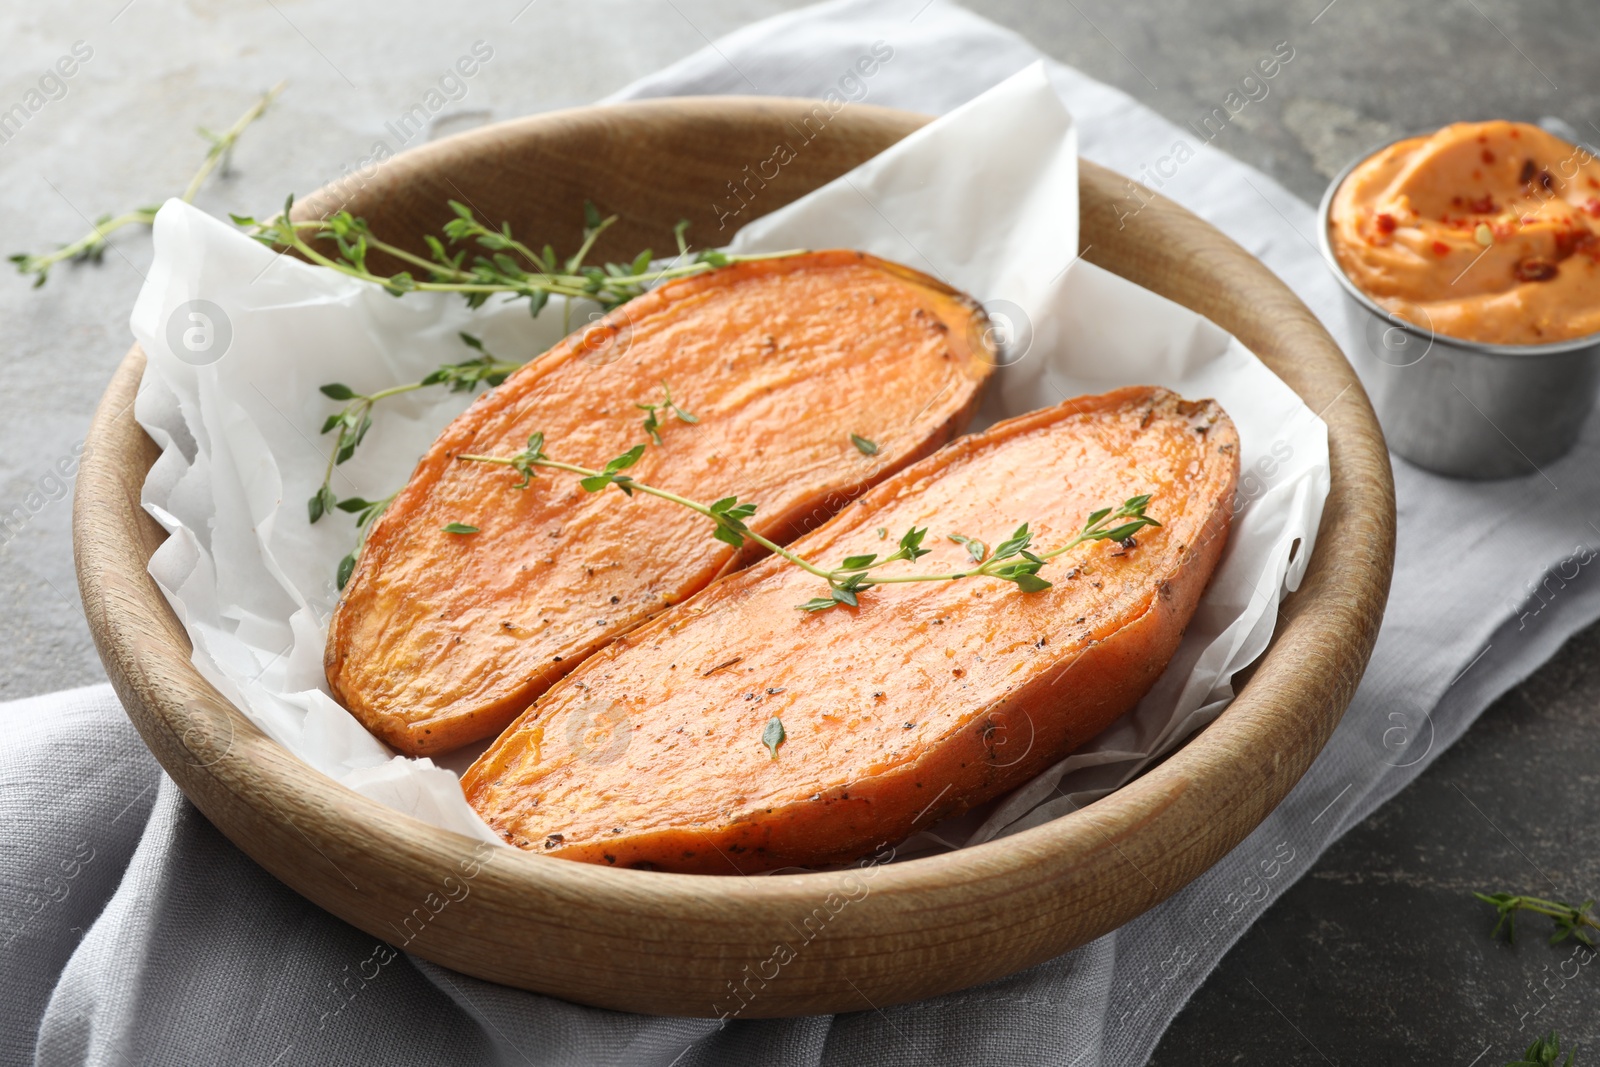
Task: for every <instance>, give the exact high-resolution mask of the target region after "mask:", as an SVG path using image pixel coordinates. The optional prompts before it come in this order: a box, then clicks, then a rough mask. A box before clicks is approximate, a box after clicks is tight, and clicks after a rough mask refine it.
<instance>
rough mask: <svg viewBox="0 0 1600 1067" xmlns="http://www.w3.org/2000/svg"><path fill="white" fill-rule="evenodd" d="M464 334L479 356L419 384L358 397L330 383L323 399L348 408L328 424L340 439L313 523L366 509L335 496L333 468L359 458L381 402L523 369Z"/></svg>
mask: <svg viewBox="0 0 1600 1067" xmlns="http://www.w3.org/2000/svg"><path fill="white" fill-rule="evenodd" d="M459 336H460V338H461V343H462V344H464V345H466V346H467V347H468V348H471V349H472V350H474V351H475V352H477V353H478V354H477V355H476V356H473V357H472V358H471V359H464V360H462V361H461V362H459V363H445V364H442V365H441V366H439V367H437V368H435V369H434V370H433V371H431V372H429V373H428V374H427V375H426V376H425V377H423V378H421V379H419V380H417V381H414V382H406V383H405V384H404V385H392V386H390V387H389V388H387V389H380V390H378V391H377V392H375V393H358V392H356V391H355V390H354V389H352V388H350V387H349V386H348V385H345V384H344V383H343V382H329V383H328V384H327V385H324V386H322V387H321V392H322V395H323V396H326V397H327V398H329V399H330V400H339V401H343V402H344V407H342V408H340V409H339V410H338V411H336V412H334V413H333V414H332V415H329V416H328V418H327V419H326V421H324V422H323V424H322V432H323V433H324V434H330V433H334V432H335V431H337V432H338V436H337V437H336V438H334V444H333V449H332V450H331V451H330V452H329V453H328V463H327V466H326V467H325V468H324V469H323V472H322V484H321V485H320V486H319V487H318V488H317V491H316V492H315V493H313V494H312V495H311V499H309V500H308V501H306V514H307V515H308V516H309V517H310V519H311V521H312V522H316V521H317V520H318V519H320V518H322V516H323V515H326V514H327V513H328V512H330V511H332V510H333V509H334V508H339V509H340V510H341V511H348V512H358V511H363V510H364V509H363V507H361V506H349V507H347V506H346V504H349V503H352V502H354V504H356V505H364V504H365V503H367V502H366V501H363V500H361V498H359V497H351V498H350V500H349V501H341V500H340V499H339V497H338V496H337V495H336V494H335V493H334V491H333V469H334V468H335V467H336V466H338V465H339V464H341V463H345V462H348V461H349V460H350V458H351V457H352V456H354V455H355V454H356V449H357V448H358V447H360V445H361V442H362V441H364V440H366V436H367V431H369V430H371V429H372V409H373V408H374V407H375V406H377V404H378V403H379V402H381V401H384V400H388V399H389V398H390V397H395V396H401V395H403V394H405V393H411V392H415V391H416V390H418V389H426V388H428V387H429V386H433V385H445V386H448V387H449V389H450V391H451V392H453V393H470V392H472V391H473V390H474V389H476V388H478V386H480V385H487V386H489V387H490V388H493V387H494V386H497V385H499V384H500V383H501V382H503V381H505V380H506V378H508V377H509V376H510V375H511V374H512V373H513V372H514V371H516V370H518V369H519V368H521V367H522V364H521V363H516V362H512V361H509V360H503V359H500V358H499V357H497V356H495V355H494V354H493V353H492V352H490V351H489V350H488V349H486V348H484V346H483V342H482V341H480V340H479V339H478V338H476V337H474V336H472V335H471V334H469V333H463V334H460V335H459ZM371 518H376V516H375V515H374V516H371V517H370V518H369V519H368V521H370V519H371ZM339 588H341V589H342V588H344V583H343V582H340V583H339Z"/></svg>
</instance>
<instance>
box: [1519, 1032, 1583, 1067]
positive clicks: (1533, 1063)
mask: <svg viewBox="0 0 1600 1067" xmlns="http://www.w3.org/2000/svg"><path fill="white" fill-rule="evenodd" d="M1560 1055H1561V1035H1560V1034H1558V1033H1556V1032H1555V1031H1554V1030H1552V1031H1550V1032H1549V1033H1548V1034H1545V1035H1544V1036H1543V1037H1539V1038H1535V1039H1534V1042H1533V1044H1531V1045H1529V1046H1528V1051H1526V1052H1524V1053H1523V1054H1522V1057H1521V1058H1520V1059H1515V1060H1511V1061H1509V1062H1508V1063H1507V1064H1506V1065H1505V1067H1572V1065H1573V1063H1574V1061H1575V1057H1576V1056H1577V1055H1578V1046H1576V1045H1574V1046H1572V1050H1571V1051H1570V1052H1568V1053H1567V1058H1566V1059H1564V1060H1559V1059H1557V1057H1558V1056H1560Z"/></svg>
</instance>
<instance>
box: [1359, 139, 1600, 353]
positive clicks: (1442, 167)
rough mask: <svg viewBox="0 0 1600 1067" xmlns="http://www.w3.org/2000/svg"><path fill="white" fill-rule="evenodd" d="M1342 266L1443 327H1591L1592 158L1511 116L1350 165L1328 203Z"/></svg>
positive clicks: (1596, 179) (1523, 334) (1598, 280)
mask: <svg viewBox="0 0 1600 1067" xmlns="http://www.w3.org/2000/svg"><path fill="white" fill-rule="evenodd" d="M1328 238H1329V242H1330V244H1331V246H1332V248H1333V253H1334V256H1335V257H1336V258H1337V259H1338V261H1339V266H1340V267H1341V268H1342V269H1343V270H1344V272H1345V275H1346V276H1347V277H1348V278H1349V279H1350V280H1351V281H1352V282H1354V283H1355V285H1356V286H1357V287H1358V288H1360V289H1361V290H1362V291H1363V292H1365V293H1366V294H1367V295H1368V296H1370V297H1371V298H1372V299H1373V300H1374V301H1375V302H1377V303H1378V304H1379V305H1381V306H1382V307H1384V308H1386V309H1388V310H1389V311H1391V312H1393V313H1394V314H1396V315H1398V316H1400V317H1401V318H1403V319H1405V320H1406V321H1408V322H1412V323H1416V324H1418V325H1420V326H1424V327H1427V328H1429V329H1432V330H1433V331H1435V332H1436V333H1439V334H1441V335H1444V336H1447V337H1457V338H1461V339H1464V340H1469V341H1480V342H1484V343H1488V344H1506V345H1535V344H1547V343H1551V342H1555V341H1565V340H1569V339H1571V338H1576V337H1585V336H1588V335H1590V334H1595V333H1600V161H1597V160H1596V158H1595V156H1594V155H1593V154H1592V153H1590V152H1589V151H1588V150H1586V149H1584V148H1581V147H1579V146H1576V145H1572V144H1568V143H1567V142H1566V141H1564V140H1562V139H1561V138H1559V137H1556V136H1554V135H1552V134H1549V133H1546V132H1545V131H1544V130H1542V129H1540V128H1539V127H1537V126H1530V125H1528V124H1526V123H1520V122H1505V121H1493V122H1458V123H1455V124H1453V125H1450V126H1446V127H1444V128H1443V129H1441V130H1439V131H1437V132H1436V133H1432V134H1429V135H1427V136H1424V137H1412V138H1409V139H1407V140H1404V141H1400V142H1398V143H1396V144H1392V145H1390V146H1389V147H1387V148H1385V149H1383V150H1382V151H1380V152H1378V153H1376V154H1375V155H1373V156H1371V157H1370V158H1368V159H1366V160H1365V161H1363V162H1362V163H1361V165H1360V166H1358V167H1356V168H1355V169H1354V170H1353V171H1351V172H1350V175H1349V176H1348V177H1346V178H1345V180H1344V182H1343V183H1342V184H1341V185H1340V186H1339V189H1338V191H1337V192H1336V193H1335V194H1334V197H1333V202H1332V204H1331V206H1330V209H1329V212H1328Z"/></svg>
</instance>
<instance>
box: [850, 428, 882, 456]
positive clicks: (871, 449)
mask: <svg viewBox="0 0 1600 1067" xmlns="http://www.w3.org/2000/svg"><path fill="white" fill-rule="evenodd" d="M850 443H851V444H853V445H855V446H856V450H857V451H858V452H860V453H861V454H862V455H863V456H876V455H877V454H878V443H877V442H876V441H869V440H867V439H866V438H865V437H862V436H861V435H860V434H858V433H853V434H851V435H850Z"/></svg>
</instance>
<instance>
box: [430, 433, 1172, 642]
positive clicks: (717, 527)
mask: <svg viewBox="0 0 1600 1067" xmlns="http://www.w3.org/2000/svg"><path fill="white" fill-rule="evenodd" d="M544 446H545V439H544V434H542V433H536V434H533V435H532V436H531V437H529V438H528V447H527V449H526V450H524V451H523V452H520V453H518V454H517V455H515V456H480V455H461V456H457V457H456V458H457V459H458V460H462V461H465V462H471V463H493V464H499V465H501V466H506V467H510V468H512V469H513V470H515V471H516V472H517V473H519V474H521V475H522V481H520V482H518V483H517V484H516V486H515V488H517V489H525V488H527V486H528V485H529V484H530V483H531V482H532V480H533V478H534V468H536V467H546V468H549V469H551V470H561V471H567V472H569V473H571V474H577V475H580V476H581V477H582V481H581V482H579V484H580V485H582V486H583V488H584V489H585V490H587V491H588V492H591V493H597V492H599V491H600V490H602V489H604V488H605V487H606V486H608V485H614V486H616V487H617V488H618V489H620V490H622V492H623V493H624V494H626V495H628V496H632V495H633V494H634V493H635V492H639V493H645V494H647V495H650V496H654V497H659V498H661V499H662V500H670V501H671V502H673V503H674V504H678V505H680V506H682V507H686V508H688V509H689V510H691V511H695V512H698V513H700V514H701V515H704V516H705V517H706V518H708V519H710V520H711V521H712V524H713V528H712V531H711V535H712V536H713V537H715V538H716V539H717V540H719V541H721V542H723V543H724V544H727V545H730V546H732V547H733V548H742V547H744V543H745V542H746V541H747V540H748V541H754V542H755V543H756V544H758V545H760V546H761V547H763V548H765V549H766V550H767V551H769V552H772V553H773V554H775V555H778V556H781V557H783V558H784V559H786V560H788V561H789V562H790V563H792V564H794V565H795V566H797V567H799V568H800V569H801V570H804V571H806V572H807V573H809V574H813V575H816V576H817V577H818V578H821V579H823V580H824V581H825V582H827V583H828V595H827V596H825V597H814V598H813V599H811V600H808V601H806V602H805V603H803V604H799V605H796V606H797V607H798V608H800V609H801V610H802V611H810V612H815V611H825V610H827V609H829V608H832V607H835V606H837V605H839V604H845V605H848V606H850V607H858V606H859V604H860V599H859V594H860V593H861V592H862V591H863V590H866V589H869V588H871V587H872V586H875V585H889V584H896V583H901V582H945V581H957V580H959V579H962V578H976V577H987V578H997V579H999V580H1001V581H1006V582H1011V583H1012V584H1014V585H1015V586H1016V587H1017V588H1018V589H1020V590H1021V591H1022V592H1024V593H1038V592H1042V591H1044V590H1046V589H1049V588H1050V586H1051V583H1050V582H1048V581H1046V580H1045V579H1043V578H1040V577H1039V571H1040V569H1041V568H1043V567H1044V566H1045V565H1046V564H1047V563H1049V562H1050V561H1051V560H1053V559H1055V558H1057V557H1059V556H1061V555H1063V554H1064V553H1066V552H1069V551H1071V550H1072V549H1074V548H1076V547H1077V546H1079V545H1081V544H1083V543H1085V542H1087V541H1105V540H1109V541H1117V542H1121V543H1124V544H1126V543H1127V541H1128V539H1129V538H1130V537H1131V536H1132V535H1133V534H1134V533H1135V532H1136V531H1138V530H1141V529H1143V528H1144V527H1146V526H1160V525H1161V524H1160V523H1159V522H1157V521H1156V520H1155V519H1153V518H1151V517H1150V516H1148V515H1146V514H1145V507H1146V506H1147V505H1148V504H1149V502H1150V496H1149V494H1143V495H1140V496H1135V497H1130V498H1129V499H1128V500H1126V501H1124V502H1123V504H1122V506H1121V507H1120V508H1117V509H1115V510H1113V509H1111V508H1101V509H1099V510H1098V511H1095V512H1094V513H1092V514H1091V515H1090V516H1089V518H1088V520H1087V521H1086V522H1085V523H1084V525H1083V529H1082V530H1080V531H1079V532H1078V534H1077V535H1076V536H1075V537H1073V538H1072V539H1071V540H1069V541H1068V542H1067V543H1066V544H1064V545H1061V546H1060V547H1058V548H1054V549H1051V550H1050V551H1048V552H1042V553H1035V552H1033V551H1032V547H1031V546H1032V543H1033V534H1032V533H1031V532H1030V531H1029V529H1028V524H1027V523H1023V524H1022V525H1021V526H1019V527H1017V529H1016V531H1015V532H1014V533H1012V535H1011V536H1010V537H1008V538H1006V539H1005V540H1004V541H1002V542H1000V544H998V545H997V546H996V547H995V549H994V551H993V552H984V554H983V555H981V556H980V555H978V554H976V553H974V550H973V547H972V545H971V544H970V543H968V542H970V541H971V539H970V538H968V539H966V540H964V541H963V542H962V543H963V544H967V551H968V554H969V555H971V556H972V557H973V563H974V566H972V567H971V568H969V569H966V570H960V571H949V572H945V573H939V574H873V573H872V572H873V571H875V570H877V569H878V568H881V567H884V566H887V565H888V564H891V563H895V562H898V561H901V560H907V561H914V560H916V559H919V558H920V557H922V556H925V555H927V554H928V553H929V552H930V551H932V550H931V549H926V548H923V547H922V542H923V539H924V538H925V537H926V536H927V534H928V530H927V527H922V528H920V529H919V528H917V527H915V526H913V527H912V528H911V529H910V530H907V531H906V532H905V534H903V535H902V536H901V538H900V542H899V545H898V547H897V548H896V550H895V551H894V552H891V553H889V554H888V555H885V556H883V557H881V558H880V557H879V556H878V555H877V554H876V553H867V554H862V555H854V556H847V557H845V559H844V560H843V561H841V562H840V564H839V565H838V566H837V567H834V568H827V567H822V566H819V565H818V564H816V563H813V562H812V561H811V560H808V559H806V558H805V557H803V556H801V555H799V554H797V553H795V552H793V551H792V550H790V549H788V548H785V547H784V546H782V545H779V544H776V543H774V542H772V541H769V540H768V539H767V538H765V537H763V536H762V535H760V534H758V533H756V532H755V531H753V530H751V529H750V527H749V526H748V525H746V523H745V520H746V519H748V518H750V517H751V516H752V515H754V514H755V512H756V505H754V504H752V503H748V502H746V503H741V502H740V501H739V499H738V498H737V497H733V496H727V497H723V498H722V499H720V500H718V501H716V502H714V503H711V504H703V503H700V502H699V501H695V500H689V499H688V498H686V497H682V496H679V495H678V494H676V493H672V492H668V491H667V490H665V489H659V488H657V487H655V486H652V485H647V484H645V483H644V482H641V481H639V480H638V479H636V478H634V477H633V476H631V475H628V474H624V473H622V472H623V471H625V470H627V469H628V468H629V467H632V466H633V465H634V464H635V463H637V462H639V458H640V457H641V456H642V455H643V454H644V449H645V446H644V445H635V446H634V447H633V448H630V449H629V450H628V451H626V452H624V453H622V455H620V456H617V457H616V458H615V459H613V460H611V461H610V462H609V463H607V464H606V465H605V468H604V469H603V470H594V469H591V468H589V467H580V466H577V465H576V464H572V463H563V462H561V461H559V460H554V459H551V458H550V457H549V455H547V454H546V453H545V451H544ZM1120 520H1126V521H1120ZM1113 523H1115V525H1113Z"/></svg>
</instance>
